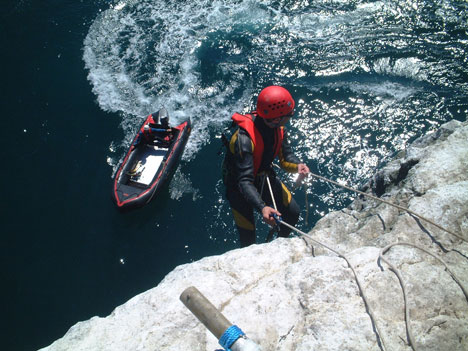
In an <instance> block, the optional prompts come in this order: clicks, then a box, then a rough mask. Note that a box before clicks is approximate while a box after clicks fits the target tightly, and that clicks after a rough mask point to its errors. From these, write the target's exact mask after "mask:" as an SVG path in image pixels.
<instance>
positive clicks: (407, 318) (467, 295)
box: [267, 173, 468, 351]
mask: <svg viewBox="0 0 468 351" xmlns="http://www.w3.org/2000/svg"><path fill="white" fill-rule="evenodd" d="M310 174H311V175H312V176H314V177H316V178H318V179H321V180H323V181H326V182H330V183H332V184H335V185H337V186H340V187H343V188H345V189H348V190H351V191H354V192H356V193H358V194H361V195H364V196H367V197H370V198H372V199H374V200H377V201H380V202H383V203H386V204H388V205H390V206H393V207H396V208H398V209H400V210H403V211H406V212H408V213H410V214H412V215H414V216H415V217H417V218H419V219H422V220H424V221H426V222H428V223H430V224H432V225H434V226H436V227H437V228H439V229H441V230H443V231H445V232H447V233H449V234H452V235H454V236H456V237H457V238H459V239H461V240H463V241H465V242H468V240H466V239H465V238H463V237H461V236H460V235H458V234H455V233H453V232H451V231H449V230H447V229H445V228H444V227H442V226H440V225H438V224H436V223H434V222H433V221H431V220H429V219H427V218H424V217H423V216H421V215H419V214H417V213H415V212H413V211H411V210H409V209H407V208H404V207H402V206H399V205H396V204H394V203H391V202H389V201H386V200H383V199H380V198H378V197H375V196H373V195H370V194H367V193H364V192H362V191H359V190H356V189H353V188H350V187H347V186H346V185H343V184H339V183H337V182H335V181H332V180H329V179H327V178H324V177H322V176H319V175H316V174H313V173H310ZM267 181H268V187H269V189H270V194H271V198H272V200H273V204H274V206H275V209H276V204H275V200H274V196H273V191H272V189H271V185H270V180H269V179H268V178H267ZM278 222H279V223H281V224H282V225H284V226H286V227H288V228H290V229H292V230H294V231H295V232H297V233H298V234H300V235H302V236H304V237H306V238H308V239H309V240H311V241H312V242H313V243H315V244H317V245H320V246H322V247H324V248H325V249H327V250H329V251H331V252H333V253H334V254H336V255H337V256H338V257H341V258H343V259H344V260H345V261H346V263H347V264H348V266H349V268H350V269H351V270H352V272H353V274H354V277H355V279H356V283H357V285H358V288H359V290H360V292H361V295H362V299H363V301H364V304H365V306H366V310H367V312H368V314H369V316H370V318H371V321H372V324H373V325H374V327H375V331H376V334H377V337H378V338H379V339H380V341H381V343H382V344H381V345H382V347H383V349H384V350H385V349H387V347H386V345H385V340H384V338H383V337H382V336H383V334H382V333H381V331H380V330H379V327H378V324H377V322H376V318H375V316H374V313H373V311H372V309H371V307H370V305H369V302H368V300H367V297H366V294H365V291H364V288H363V286H362V284H361V282H360V280H359V277H358V275H357V273H356V271H355V269H354V267H353V266H352V265H351V262H350V261H349V260H348V258H347V257H346V256H345V255H344V254H342V253H340V252H339V251H337V250H334V249H332V248H331V247H329V246H327V245H325V244H323V243H321V242H319V241H317V240H315V239H314V238H312V236H310V235H308V234H306V233H304V232H303V231H301V230H299V229H297V228H295V227H294V226H292V225H290V224H288V223H286V222H284V221H283V220H281V219H279V220H278ZM397 245H405V246H410V247H414V248H417V249H419V250H422V251H423V252H425V253H427V254H428V255H430V256H432V257H434V258H436V259H437V260H438V261H439V262H441V263H442V264H443V265H444V267H445V269H446V270H447V271H448V272H449V273H450V275H451V276H452V278H453V280H454V281H455V282H456V283H457V284H458V286H460V288H461V289H462V291H463V294H464V295H465V298H466V299H467V301H468V292H467V291H466V290H465V288H464V287H463V285H462V284H461V282H460V280H459V279H458V278H457V277H456V275H455V274H454V273H453V272H452V271H451V270H450V268H449V267H448V265H447V264H446V263H445V262H444V261H443V260H442V259H441V258H439V257H438V256H437V255H435V254H433V253H431V252H430V251H428V250H426V249H425V248H423V247H420V246H417V245H414V244H411V243H406V242H401V243H394V244H390V245H388V246H386V247H384V248H383V249H381V251H380V253H379V259H380V260H382V261H384V262H385V263H386V264H387V265H388V266H389V267H390V270H391V271H393V272H394V273H395V274H396V276H397V277H398V280H399V282H400V285H401V288H402V291H403V299H404V308H405V324H406V332H407V335H408V339H409V344H410V346H411V347H412V348H413V350H414V351H417V349H416V343H415V341H414V337H413V333H412V330H411V323H410V314H409V307H408V296H407V292H406V288H405V284H404V281H403V277H402V276H401V274H400V272H399V271H398V269H397V268H396V267H395V266H393V265H392V264H391V263H390V262H389V261H388V260H386V259H385V258H384V254H385V253H386V252H387V251H388V250H390V249H391V248H392V247H394V246H397Z"/></svg>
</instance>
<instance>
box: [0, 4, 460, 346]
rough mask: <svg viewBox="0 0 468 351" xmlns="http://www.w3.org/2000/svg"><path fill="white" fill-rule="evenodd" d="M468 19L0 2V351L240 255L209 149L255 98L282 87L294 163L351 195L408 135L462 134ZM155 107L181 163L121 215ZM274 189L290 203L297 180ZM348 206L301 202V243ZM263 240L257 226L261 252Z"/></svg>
mask: <svg viewBox="0 0 468 351" xmlns="http://www.w3.org/2000/svg"><path fill="white" fill-rule="evenodd" d="M467 7H468V6H467V2H466V1H448V0H447V1H443V0H442V1H440V0H438V1H435V0H395V1H391V0H382V1H339V0H335V1H333V0H318V1H311V0H310V1H309V0H296V1H286V0H284V1H268V0H263V1H252V0H244V1H242V0H236V1H234V0H233V1H228V0H223V1H221V0H213V1H204V0H191V1H162V0H138V1H136V0H135V1H132V0H124V1H104V0H81V1H79V0H73V1H71V0H61V1H58V0H44V1H28V0H21V1H7V2H6V5H5V2H3V3H2V12H1V15H0V16H1V22H0V29H1V30H0V38H1V48H2V49H1V50H2V55H1V67H2V84H1V108H2V113H1V118H2V128H1V138H0V143H1V153H0V155H1V164H2V172H1V176H0V177H1V180H2V181H1V191H2V194H3V196H2V201H1V219H2V220H1V223H2V230H1V239H2V240H1V245H0V247H1V256H0V259H1V261H0V262H1V270H0V272H1V283H2V289H1V301H2V304H3V308H2V312H3V313H2V318H1V323H2V325H1V329H0V330H1V335H2V338H1V339H2V341H1V345H2V346H1V348H2V350H35V349H39V348H41V347H44V346H46V345H49V344H50V343H52V342H53V341H54V340H55V339H57V338H59V337H61V336H62V335H63V334H64V333H65V332H66V331H67V330H68V329H69V328H70V327H71V326H72V325H73V324H75V323H77V322H78V321H82V320H86V319H89V318H91V317H92V316H96V315H98V316H106V315H108V314H109V313H110V312H111V311H112V310H113V309H114V308H115V307H116V306H118V305H120V304H122V303H124V302H125V301H127V300H128V299H129V298H131V297H133V296H134V295H136V294H138V293H141V292H143V291H145V290H147V289H149V288H151V287H154V286H156V285H157V284H158V283H159V282H160V281H161V279H162V278H163V277H164V276H165V275H166V274H167V273H169V272H170V271H171V270H172V269H173V268H174V267H175V266H177V265H180V264H183V263H188V262H191V261H194V260H198V259H200V258H202V257H204V256H208V255H216V254H222V253H224V252H226V251H228V250H231V249H235V248H237V247H238V242H237V233H236V231H235V229H234V227H233V222H232V218H231V216H230V213H229V206H228V205H227V204H226V202H225V200H224V198H223V187H222V184H221V182H220V177H219V175H220V170H219V168H220V164H221V157H220V156H218V155H217V152H218V150H219V148H220V145H221V144H220V139H219V137H220V134H221V132H222V131H223V129H224V128H225V127H227V126H228V125H229V118H230V116H231V114H232V113H233V112H234V111H238V112H245V111H249V110H251V109H253V108H254V102H255V99H254V96H255V95H256V94H258V92H259V91H260V90H261V89H262V88H263V87H265V86H267V85H270V84H280V85H284V86H285V87H287V88H288V89H289V90H290V91H291V92H292V95H293V96H294V98H295V99H296V102H297V113H296V117H295V118H294V119H293V120H291V122H290V128H289V130H290V134H291V136H292V139H293V144H294V146H295V149H296V151H297V154H298V156H299V157H300V158H302V159H303V160H304V161H305V162H306V163H307V164H308V165H309V166H310V168H311V169H312V171H314V172H316V173H319V174H320V175H322V176H325V177H328V178H331V179H334V180H338V181H341V182H344V183H346V184H348V185H350V186H354V187H359V186H361V185H363V184H364V183H365V182H366V181H368V180H369V178H370V177H371V176H372V175H373V173H374V171H375V170H376V169H377V168H378V167H380V166H381V165H382V164H384V163H385V162H387V161H388V160H389V159H390V158H391V156H392V155H394V154H395V153H396V152H398V151H400V150H404V148H405V147H406V145H408V143H409V142H411V141H412V140H414V139H415V138H416V137H418V136H420V135H422V134H424V133H426V132H428V131H430V130H434V129H436V128H437V127H438V126H440V125H441V124H442V123H444V122H446V121H449V120H451V119H457V120H465V119H466V115H467V110H468V59H467V56H468V55H467V54H468V21H467V20H468V11H467V10H468V8H467ZM162 106H165V107H166V108H167V109H168V110H169V113H170V114H171V116H172V119H173V121H174V122H177V121H178V120H181V119H183V118H185V117H187V116H190V117H191V119H192V122H193V124H194V130H193V132H192V136H191V138H190V140H189V143H188V145H187V148H186V152H185V154H184V157H183V159H182V161H181V163H180V166H179V169H178V171H177V172H176V174H175V176H174V179H173V181H172V182H171V184H170V186H169V187H168V188H167V189H166V190H165V191H164V192H163V193H162V194H161V196H160V197H158V198H157V199H156V200H155V201H154V202H153V203H151V204H149V205H148V206H146V207H145V208H143V209H141V210H138V211H135V212H132V213H128V214H121V213H119V212H118V211H117V210H116V209H115V207H114V205H113V203H112V202H111V197H110V192H111V184H112V176H113V174H114V172H115V170H116V167H117V165H118V163H119V162H120V161H121V159H122V158H123V156H124V153H125V150H126V148H127V147H128V145H129V143H130V140H131V139H132V136H133V134H134V133H135V131H136V129H137V128H138V126H139V125H140V123H141V121H142V118H143V117H145V116H146V115H147V114H149V113H151V112H154V111H156V110H158V109H159V108H160V107H162ZM435 166H437V165H435ZM280 176H281V177H282V179H284V180H285V182H286V183H287V184H288V185H289V186H290V187H292V184H293V180H294V179H293V177H291V176H289V175H286V174H283V173H280ZM306 194H307V202H306ZM352 196H353V195H352V194H349V193H346V192H344V191H342V190H339V189H336V188H333V187H330V186H328V185H325V184H322V183H319V182H313V183H310V184H309V186H308V188H307V189H306V190H304V188H301V189H298V190H296V191H295V197H296V199H297V201H298V202H299V203H300V205H301V206H302V208H303V211H302V213H301V220H300V222H299V224H298V227H299V228H300V229H302V230H307V229H310V228H311V226H312V225H313V224H314V223H315V222H316V221H317V220H318V219H319V218H320V217H321V216H323V215H324V214H326V213H327V212H329V211H331V210H335V209H339V208H342V207H343V206H346V205H347V204H349V202H350V201H351V200H352ZM306 204H307V209H306ZM306 217H307V223H306V221H305V220H306ZM267 232H268V229H267V228H266V227H265V226H263V225H261V224H260V221H259V222H258V230H257V234H258V242H263V241H264V240H265V237H266V234H267Z"/></svg>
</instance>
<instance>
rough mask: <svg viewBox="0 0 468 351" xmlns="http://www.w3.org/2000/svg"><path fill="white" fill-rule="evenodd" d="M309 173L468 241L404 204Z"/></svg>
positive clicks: (466, 240)
mask: <svg viewBox="0 0 468 351" xmlns="http://www.w3.org/2000/svg"><path fill="white" fill-rule="evenodd" d="M309 174H310V175H311V176H313V177H315V178H318V179H320V180H323V181H325V182H329V183H332V184H334V185H337V186H339V187H342V188H344V189H347V190H350V191H354V192H355V193H358V194H361V195H364V196H367V197H369V198H371V199H373V200H377V201H380V202H383V203H385V204H387V205H390V206H393V207H396V208H398V209H400V210H402V211H406V212H408V213H410V214H412V215H413V216H415V217H417V218H419V219H421V220H423V221H425V222H428V223H430V224H432V225H433V226H435V227H437V228H439V229H441V230H443V231H444V232H447V233H449V234H451V235H453V236H455V237H457V238H458V239H460V240H462V241H464V242H468V239H465V238H464V237H462V236H461V235H459V234H456V233H454V232H452V231H450V230H448V229H446V228H444V227H442V226H441V225H439V224H437V223H435V222H433V221H432V220H430V219H428V218H425V217H423V216H421V215H420V214H418V213H416V212H414V211H412V210H410V209H408V208H406V207H403V206H400V205H397V204H394V203H392V202H390V201H386V200H384V199H381V198H379V197H376V196H373V195H371V194H368V193H365V192H363V191H359V190H356V189H353V188H350V187H348V186H346V185H343V184H340V183H338V182H335V181H333V180H330V179H327V178H325V177H322V176H319V175H318V174H314V173H312V172H310V173H309Z"/></svg>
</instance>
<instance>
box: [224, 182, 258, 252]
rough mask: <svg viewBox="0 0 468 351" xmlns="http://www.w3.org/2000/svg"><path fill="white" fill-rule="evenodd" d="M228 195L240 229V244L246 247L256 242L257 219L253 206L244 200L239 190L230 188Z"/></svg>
mask: <svg viewBox="0 0 468 351" xmlns="http://www.w3.org/2000/svg"><path fill="white" fill-rule="evenodd" d="M226 195H227V198H228V200H229V204H230V205H231V210H232V214H233V216H234V221H235V222H236V226H237V230H238V231H239V240H240V246H241V247H246V246H249V245H252V244H255V221H254V213H253V208H252V206H250V205H249V204H248V203H247V201H245V200H244V198H243V196H242V195H241V194H240V193H239V192H238V191H235V190H228V191H227V192H226Z"/></svg>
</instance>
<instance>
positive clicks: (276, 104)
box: [257, 85, 295, 119]
mask: <svg viewBox="0 0 468 351" xmlns="http://www.w3.org/2000/svg"><path fill="white" fill-rule="evenodd" d="M294 105H295V103H294V99H293V98H292V96H291V94H290V93H289V91H287V90H286V89H285V88H283V87H280V86H277V85H271V86H269V87H266V88H265V89H263V90H262V91H261V92H260V94H258V98H257V114H258V115H259V116H260V117H262V118H265V119H274V118H278V117H283V116H286V115H288V114H290V113H291V112H292V111H293V110H294Z"/></svg>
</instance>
